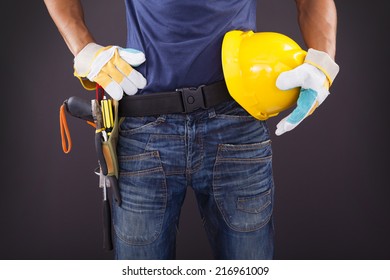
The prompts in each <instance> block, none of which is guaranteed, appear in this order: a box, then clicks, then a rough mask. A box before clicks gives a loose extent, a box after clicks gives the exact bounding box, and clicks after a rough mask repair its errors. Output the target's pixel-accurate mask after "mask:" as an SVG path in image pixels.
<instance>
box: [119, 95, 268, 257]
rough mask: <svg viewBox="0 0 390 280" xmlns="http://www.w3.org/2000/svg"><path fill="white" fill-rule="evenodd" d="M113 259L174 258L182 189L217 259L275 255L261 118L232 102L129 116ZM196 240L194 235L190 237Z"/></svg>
mask: <svg viewBox="0 0 390 280" xmlns="http://www.w3.org/2000/svg"><path fill="white" fill-rule="evenodd" d="M118 160H119V169H120V174H119V187H120V192H121V195H122V205H121V206H120V207H119V206H118V205H116V204H115V203H114V205H113V210H112V212H113V228H114V231H115V236H114V248H115V257H116V258H117V259H174V258H175V242H176V232H177V227H178V223H179V216H180V209H181V206H182V204H183V201H184V198H185V194H186V189H187V187H191V188H193V190H194V193H195V196H196V199H197V203H198V206H199V207H198V208H199V212H200V215H201V218H202V220H203V223H204V228H205V231H206V233H207V236H208V240H209V243H210V246H211V249H212V252H213V255H214V257H215V259H272V257H273V232H274V230H273V221H272V208H273V196H274V182H273V176H272V150H271V142H270V137H269V131H268V128H267V126H266V123H265V122H263V121H259V120H256V119H254V118H253V117H251V116H250V115H248V113H247V112H246V111H245V110H244V109H242V108H241V107H240V106H239V105H238V104H237V103H236V102H235V101H227V102H225V103H223V104H220V105H218V106H216V107H214V108H211V109H207V110H203V109H199V110H197V111H194V112H192V113H189V114H168V115H160V116H150V117H131V118H126V119H125V120H124V122H123V123H122V124H121V126H120V135H119V141H118ZM194 242H196V240H194Z"/></svg>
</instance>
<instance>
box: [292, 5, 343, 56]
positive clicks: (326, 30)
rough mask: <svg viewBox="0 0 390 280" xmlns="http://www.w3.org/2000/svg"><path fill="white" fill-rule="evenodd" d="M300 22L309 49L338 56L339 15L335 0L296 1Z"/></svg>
mask: <svg viewBox="0 0 390 280" xmlns="http://www.w3.org/2000/svg"><path fill="white" fill-rule="evenodd" d="M296 3H297V8H298V21H299V26H300V28H301V32H302V36H303V39H304V41H305V43H306V45H307V47H308V48H313V49H316V50H319V51H324V52H326V53H328V54H329V55H330V56H331V57H332V58H334V57H335V54H336V29H337V13H336V7H335V4H334V1H333V0H296Z"/></svg>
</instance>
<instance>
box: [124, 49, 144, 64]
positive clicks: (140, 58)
mask: <svg viewBox="0 0 390 280" xmlns="http://www.w3.org/2000/svg"><path fill="white" fill-rule="evenodd" d="M118 51H119V55H120V56H121V57H122V58H123V59H124V60H125V61H126V62H127V63H128V64H130V65H131V66H134V67H137V66H139V65H141V64H142V63H144V62H145V54H144V53H143V52H141V51H139V50H136V49H130V48H127V49H122V48H119V49H118Z"/></svg>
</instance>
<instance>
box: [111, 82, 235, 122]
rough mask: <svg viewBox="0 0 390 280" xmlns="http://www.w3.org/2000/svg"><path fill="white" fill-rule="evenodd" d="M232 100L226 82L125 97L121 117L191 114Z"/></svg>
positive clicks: (120, 108) (120, 102)
mask: <svg viewBox="0 0 390 280" xmlns="http://www.w3.org/2000/svg"><path fill="white" fill-rule="evenodd" d="M227 100H232V97H231V96H230V94H229V92H228V90H227V88H226V84H225V81H220V82H216V83H214V84H211V85H205V86H200V87H197V88H180V89H177V90H176V91H171V92H159V93H150V94H143V95H132V96H124V97H123V98H122V100H121V101H119V109H118V110H119V111H118V113H119V116H120V117H143V116H151V115H161V114H174V113H191V112H193V111H195V110H197V109H200V108H202V109H208V108H211V107H214V106H216V105H218V104H220V103H222V102H223V101H227Z"/></svg>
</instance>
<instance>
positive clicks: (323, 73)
mask: <svg viewBox="0 0 390 280" xmlns="http://www.w3.org/2000/svg"><path fill="white" fill-rule="evenodd" d="M338 72H339V66H338V65H337V64H336V63H335V62H334V61H333V59H332V58H331V57H330V56H329V55H328V54H327V53H325V52H322V51H317V50H314V49H309V51H308V52H307V55H306V58H305V61H304V63H303V64H302V65H300V66H298V67H296V68H294V69H292V70H290V71H286V72H283V73H281V74H280V75H279V76H278V78H277V80H276V86H277V87H278V88H279V89H281V90H288V89H292V88H295V87H301V90H300V93H299V97H298V100H297V107H296V108H295V109H294V110H293V111H292V112H291V113H290V114H289V115H288V116H287V117H285V118H284V119H282V120H281V121H280V122H279V123H278V124H277V126H276V132H275V134H276V135H282V134H283V133H285V132H287V131H290V130H292V129H294V128H295V127H296V126H297V125H298V124H300V123H301V122H302V121H303V120H304V119H305V118H306V117H307V116H309V115H311V114H312V113H313V112H314V110H315V109H316V108H317V107H318V106H320V105H321V103H322V102H324V100H325V99H326V97H328V95H329V87H330V85H331V84H332V82H333V80H334V79H335V78H336V76H337V73H338Z"/></svg>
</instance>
